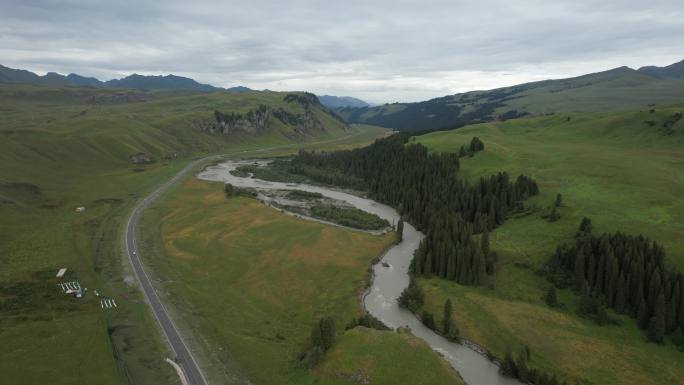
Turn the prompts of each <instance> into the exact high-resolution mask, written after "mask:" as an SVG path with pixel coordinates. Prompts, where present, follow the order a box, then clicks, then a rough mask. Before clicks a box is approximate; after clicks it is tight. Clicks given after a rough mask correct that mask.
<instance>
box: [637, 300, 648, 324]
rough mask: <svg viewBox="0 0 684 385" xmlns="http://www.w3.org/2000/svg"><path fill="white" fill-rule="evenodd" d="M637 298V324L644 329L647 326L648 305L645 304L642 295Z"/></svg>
mask: <svg viewBox="0 0 684 385" xmlns="http://www.w3.org/2000/svg"><path fill="white" fill-rule="evenodd" d="M640 297H641V298H640V299H639V308H638V309H639V310H638V311H637V324H638V325H639V327H640V328H642V329H646V326H648V322H649V312H648V305H646V300H645V299H644V296H643V295H640Z"/></svg>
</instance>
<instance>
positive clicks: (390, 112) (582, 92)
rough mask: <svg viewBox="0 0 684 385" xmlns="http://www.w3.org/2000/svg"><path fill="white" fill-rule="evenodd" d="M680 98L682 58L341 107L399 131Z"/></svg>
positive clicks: (683, 93) (355, 118) (344, 113)
mask: <svg viewBox="0 0 684 385" xmlns="http://www.w3.org/2000/svg"><path fill="white" fill-rule="evenodd" d="M682 100H684V61H682V62H679V63H675V64H672V65H669V66H665V67H654V66H651V67H641V68H639V69H638V70H635V69H633V68H629V67H626V66H622V67H617V68H613V69H609V70H606V71H601V72H595V73H590V74H585V75H581V76H576V77H572V78H565V79H550V80H541V81H537V82H530V83H523V84H518V85H514V86H510V87H502V88H496V89H491V90H478V91H469V92H464V93H459V94H453V95H446V96H441V97H438V98H433V99H430V100H426V101H422V102H414V103H392V104H383V105H379V106H374V107H341V108H336V109H335V112H336V113H337V114H338V115H340V116H341V117H342V118H344V119H345V120H347V121H348V122H349V123H357V124H371V125H377V126H382V127H387V128H392V129H396V130H399V131H434V130H445V129H453V128H457V127H461V126H463V125H466V124H473V123H481V122H488V121H495V120H508V119H512V118H519V117H523V116H528V115H548V114H557V113H564V112H579V111H586V112H592V111H600V110H614V109H621V108H630V107H638V106H648V105H653V104H660V103H675V102H681V101H682Z"/></svg>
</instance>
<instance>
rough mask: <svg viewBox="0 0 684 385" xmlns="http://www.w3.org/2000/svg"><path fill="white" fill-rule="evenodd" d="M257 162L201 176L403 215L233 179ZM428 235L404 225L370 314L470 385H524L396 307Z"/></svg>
mask: <svg viewBox="0 0 684 385" xmlns="http://www.w3.org/2000/svg"><path fill="white" fill-rule="evenodd" d="M253 163H254V161H226V162H223V163H220V164H218V165H215V166H211V167H208V168H206V169H205V170H204V171H202V172H200V173H199V174H198V175H197V177H198V178H199V179H203V180H209V181H219V182H226V183H230V184H232V185H233V186H237V187H251V188H256V189H258V190H273V189H275V190H304V191H310V192H317V193H321V194H322V195H324V196H326V197H329V198H333V199H338V200H342V201H345V202H347V203H349V204H350V205H352V206H354V207H356V208H358V209H361V210H364V211H366V212H369V213H372V214H375V215H377V216H379V217H380V218H383V219H386V220H387V221H388V222H390V223H397V222H398V221H399V214H398V213H397V211H396V210H394V209H393V208H391V207H389V206H387V205H384V204H382V203H378V202H375V201H373V200H371V199H366V198H362V197H359V196H356V195H352V194H349V193H345V192H342V191H337V190H334V189H328V188H325V187H320V186H312V185H307V184H299V183H280V182H268V181H263V180H260V179H254V178H242V177H237V176H234V175H231V174H230V171H231V170H234V169H235V168H236V167H238V166H240V165H243V164H253ZM423 236H424V235H423V234H422V233H421V232H420V231H418V230H416V229H415V228H414V227H413V226H412V225H411V224H409V223H406V222H405V223H404V234H403V240H402V242H401V243H399V244H398V245H395V246H393V247H391V248H390V249H389V250H388V251H387V252H386V254H385V255H384V256H383V258H382V262H386V263H387V264H388V265H389V267H385V266H384V265H383V264H382V263H380V262H378V263H376V264H375V265H374V266H373V270H374V272H375V276H374V278H373V283H372V285H371V287H370V288H369V289H368V292H367V293H366V295H365V296H364V298H363V304H364V307H365V308H366V310H367V311H368V312H369V313H370V314H372V315H373V316H374V317H376V318H377V319H379V320H381V321H382V322H383V323H384V324H385V325H387V326H389V327H390V328H393V329H395V328H398V327H401V326H408V327H409V328H410V329H411V333H412V334H413V335H415V336H416V337H418V338H420V339H422V340H423V341H425V342H426V343H427V344H428V345H429V346H430V347H431V348H432V349H434V350H435V351H437V352H439V353H440V354H441V355H442V356H443V357H444V358H445V359H446V360H447V361H448V362H449V363H450V364H451V366H452V367H454V368H455V369H456V370H458V372H459V373H460V374H461V377H463V379H464V380H465V381H466V383H467V384H468V385H520V384H521V383H520V382H518V381H516V380H513V379H510V378H507V377H503V376H502V375H500V374H499V367H498V366H497V365H495V364H493V363H492V362H490V361H489V360H488V359H487V358H486V357H484V356H482V355H481V354H480V353H478V352H476V351H475V350H473V349H471V348H470V347H468V346H466V345H462V344H457V343H453V342H450V341H448V340H447V339H445V338H444V337H442V336H440V335H439V334H437V333H435V332H434V331H432V330H430V329H428V328H427V327H425V326H424V325H423V324H422V323H421V322H420V321H419V320H418V319H417V318H416V317H415V316H414V315H413V314H412V313H411V312H409V311H408V310H406V309H402V308H400V307H399V305H398V304H397V298H399V295H400V294H401V292H402V291H403V290H404V289H405V288H406V287H408V284H409V275H408V271H409V265H410V263H411V259H412V258H413V252H414V251H415V250H416V248H418V244H419V243H420V241H421V239H423Z"/></svg>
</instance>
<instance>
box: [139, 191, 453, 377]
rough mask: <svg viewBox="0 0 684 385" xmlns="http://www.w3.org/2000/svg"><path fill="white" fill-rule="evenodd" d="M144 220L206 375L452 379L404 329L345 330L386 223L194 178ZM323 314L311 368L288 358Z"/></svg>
mask: <svg viewBox="0 0 684 385" xmlns="http://www.w3.org/2000/svg"><path fill="white" fill-rule="evenodd" d="M143 223H144V224H145V225H144V226H141V230H140V233H141V239H143V241H144V245H143V247H144V248H145V249H144V250H145V251H144V252H143V255H144V256H145V257H146V259H147V260H146V263H147V264H148V265H149V266H150V267H151V271H153V272H155V275H156V276H157V277H158V279H159V287H160V288H161V289H162V292H166V293H167V302H169V303H171V304H172V308H173V309H175V310H174V311H175V312H176V313H177V314H179V316H180V317H178V318H179V319H180V321H179V323H180V325H181V328H182V329H184V330H186V331H187V332H188V333H189V335H190V336H191V341H192V342H191V344H192V345H193V346H195V347H196V349H197V350H198V351H199V352H200V357H202V362H204V363H205V364H206V365H207V367H206V369H207V372H208V375H209V379H210V381H214V382H216V383H226V382H228V381H230V380H233V381H238V382H239V381H240V380H244V379H248V380H249V381H251V383H253V384H269V385H270V384H315V383H316V384H348V383H354V379H355V378H356V379H358V378H368V379H372V383H373V384H395V383H397V382H396V381H397V380H398V379H399V378H404V379H414V380H415V382H413V381H412V382H411V383H417V384H448V383H452V384H459V383H461V382H460V379H459V378H458V377H457V375H456V373H455V372H454V371H453V370H452V369H451V368H450V367H449V366H448V365H447V364H446V362H444V361H443V360H441V358H439V356H438V355H437V354H434V353H433V352H432V351H431V349H430V348H429V347H427V346H426V345H424V344H423V343H422V342H420V341H419V340H417V339H415V338H414V337H412V336H409V335H404V334H397V333H395V332H391V331H383V332H380V331H376V330H370V329H365V328H356V329H353V330H350V331H346V332H345V331H344V326H345V325H346V324H347V323H349V322H350V321H352V319H353V318H354V317H358V316H359V315H360V314H361V304H360V294H361V293H362V292H363V288H364V285H365V282H366V278H367V270H368V267H369V266H370V263H371V261H372V260H373V259H374V258H375V257H376V256H377V255H379V254H380V253H381V252H382V250H383V249H384V248H385V247H387V246H388V245H390V244H391V243H392V242H393V240H394V236H393V234H392V233H388V234H385V235H381V236H377V235H371V234H367V233H363V232H359V231H353V230H348V229H342V228H337V227H332V226H327V225H323V224H320V223H317V222H310V221H306V220H303V219H300V218H295V217H292V216H289V215H286V214H283V213H280V212H278V211H277V210H273V209H271V208H268V207H267V206H265V205H263V204H262V203H260V202H258V201H256V200H254V199H250V198H242V197H240V198H235V197H233V198H226V197H225V196H224V194H223V188H222V185H221V184H220V183H209V182H203V181H199V180H194V179H191V180H188V181H186V182H185V183H184V184H182V185H181V186H178V187H176V188H175V189H174V190H173V191H172V192H170V193H169V194H168V195H167V196H165V198H164V199H162V200H161V201H159V202H158V203H157V204H155V205H154V206H153V207H151V208H150V209H149V210H148V211H146V213H145V214H144V218H143ZM327 316H330V317H332V318H333V319H334V321H335V325H336V336H337V342H336V344H335V345H334V347H333V349H331V350H330V351H329V352H328V353H326V355H325V358H324V360H323V362H321V363H320V364H319V366H318V367H317V368H316V369H314V370H313V371H312V372H311V371H309V370H308V369H307V368H306V367H305V366H304V364H302V363H300V362H298V359H297V357H298V355H299V353H301V352H302V351H303V350H304V349H305V348H306V346H307V343H308V340H309V336H310V333H311V327H312V325H313V324H314V323H316V322H318V320H319V319H320V318H323V317H327ZM191 325H192V327H191ZM264 368H268V369H267V370H265V369H264ZM395 369H397V370H395Z"/></svg>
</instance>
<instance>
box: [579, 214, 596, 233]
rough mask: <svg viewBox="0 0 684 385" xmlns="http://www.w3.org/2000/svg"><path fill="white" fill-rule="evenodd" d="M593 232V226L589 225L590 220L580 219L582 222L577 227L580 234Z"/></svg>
mask: <svg viewBox="0 0 684 385" xmlns="http://www.w3.org/2000/svg"><path fill="white" fill-rule="evenodd" d="M592 230H593V226H592V224H591V219H589V218H587V217H584V218H582V222H580V226H579V232H580V233H581V234H591V231H592Z"/></svg>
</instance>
